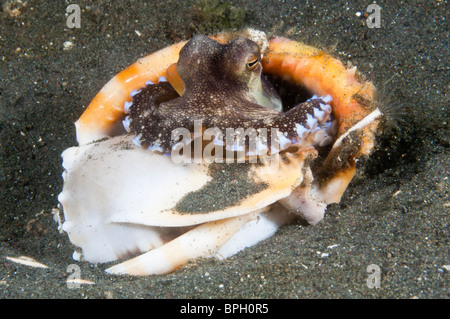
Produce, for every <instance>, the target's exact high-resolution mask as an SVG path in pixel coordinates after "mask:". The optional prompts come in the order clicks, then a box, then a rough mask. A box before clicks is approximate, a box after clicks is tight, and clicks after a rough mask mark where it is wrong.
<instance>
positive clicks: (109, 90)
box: [75, 35, 375, 144]
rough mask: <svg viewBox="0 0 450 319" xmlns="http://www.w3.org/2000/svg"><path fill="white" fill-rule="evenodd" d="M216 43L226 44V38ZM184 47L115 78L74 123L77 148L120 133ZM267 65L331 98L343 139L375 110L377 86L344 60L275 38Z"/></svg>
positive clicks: (158, 54)
mask: <svg viewBox="0 0 450 319" xmlns="http://www.w3.org/2000/svg"><path fill="white" fill-rule="evenodd" d="M213 38H214V39H215V40H218V41H219V42H224V41H225V39H226V36H223V35H222V36H221V35H219V36H215V37H213ZM185 43H186V41H183V42H179V43H176V44H173V45H171V46H169V47H166V48H164V49H162V50H160V51H157V52H155V53H153V54H150V55H148V56H146V57H143V58H141V59H139V60H138V61H137V62H135V63H134V64H132V65H130V66H129V67H127V68H126V69H124V70H123V71H121V72H120V73H118V74H117V75H116V76H115V77H114V78H112V79H111V80H110V81H109V82H108V83H107V84H106V85H105V86H104V87H103V88H102V89H101V90H100V92H99V93H98V94H97V95H96V96H95V97H94V99H93V100H92V102H91V103H90V105H89V106H88V108H87V109H86V110H85V112H84V113H83V114H82V115H81V117H80V118H79V120H78V121H77V122H76V123H75V125H76V129H77V140H78V142H79V143H80V144H85V143H88V142H91V141H94V140H97V139H101V138H104V137H110V136H114V135H115V134H116V132H117V131H120V130H121V121H122V120H123V118H124V117H125V114H124V110H123V105H124V103H125V102H127V101H128V102H129V101H131V98H130V95H129V93H130V92H132V91H133V90H138V89H140V88H142V87H144V86H145V83H146V82H147V81H148V80H150V81H152V82H157V81H158V79H159V78H160V77H161V76H164V77H166V76H167V72H170V68H169V66H171V65H172V64H174V63H176V62H177V60H178V55H179V51H180V50H181V48H182V47H183V46H184V44H185ZM262 64H263V72H264V73H266V74H273V75H277V76H279V77H281V78H283V79H285V80H289V81H292V82H294V83H296V84H298V85H300V86H302V87H304V88H306V89H307V90H308V91H310V92H311V93H312V94H316V95H319V96H326V95H330V96H331V97H332V98H333V101H332V102H331V106H332V108H333V113H334V116H335V117H336V119H337V121H338V128H339V130H338V136H339V135H342V134H343V133H344V132H346V131H347V130H348V129H349V128H351V127H352V126H353V125H355V124H356V123H357V122H358V121H360V120H361V119H363V118H364V117H365V116H367V115H368V114H369V113H370V112H372V111H373V110H374V109H375V107H374V104H375V102H374V96H375V87H374V86H373V84H372V83H370V82H362V81H360V80H359V79H358V77H357V70H356V67H353V68H351V69H347V68H346V67H345V66H344V64H343V63H342V62H341V61H340V60H338V59H336V58H334V57H332V56H331V55H329V54H327V53H325V52H323V51H321V50H319V49H317V48H314V47H311V46H308V45H306V44H303V43H300V42H297V41H293V40H289V39H286V38H281V37H275V38H273V39H272V40H270V42H269V48H268V50H267V52H266V54H264V57H263V61H262ZM168 68H169V70H168ZM169 75H170V74H169Z"/></svg>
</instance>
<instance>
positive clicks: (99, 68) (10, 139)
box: [0, 0, 450, 298]
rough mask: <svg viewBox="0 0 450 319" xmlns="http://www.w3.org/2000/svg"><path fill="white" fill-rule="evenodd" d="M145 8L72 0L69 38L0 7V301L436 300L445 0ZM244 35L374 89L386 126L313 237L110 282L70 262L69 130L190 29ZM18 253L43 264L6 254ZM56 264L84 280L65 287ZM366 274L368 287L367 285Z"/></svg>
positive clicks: (51, 8) (53, 4)
mask: <svg viewBox="0 0 450 319" xmlns="http://www.w3.org/2000/svg"><path fill="white" fill-rule="evenodd" d="M11 2H14V1H7V0H2V1H1V4H2V5H5V4H7V3H11ZM146 2H147V1H133V2H131V3H132V5H129V4H114V5H110V4H109V1H92V2H87V1H81V0H80V1H76V2H75V3H77V4H79V5H80V7H81V8H82V10H83V11H82V14H81V28H80V29H69V28H67V26H66V16H65V10H66V6H67V3H66V2H64V1H48V2H43V1H28V2H27V5H26V6H25V7H23V8H22V9H21V13H20V14H19V15H18V16H17V17H11V16H10V14H9V13H8V12H6V11H7V10H6V9H5V7H4V8H3V11H2V12H0V78H1V80H0V133H1V139H0V143H1V144H0V145H1V147H0V151H1V153H0V154H1V190H0V191H1V200H0V203H1V204H0V205H1V206H0V213H1V222H0V298H111V297H113V298H448V297H449V295H448V292H449V291H448V282H449V273H448V271H449V270H448V269H449V265H450V261H449V259H448V257H449V254H448V253H449V250H448V249H449V246H448V231H449V228H448V226H449V225H448V224H449V218H448V213H449V207H450V199H449V197H448V192H449V168H450V160H449V141H450V140H449V136H450V134H449V109H448V107H449V98H448V96H449V65H450V64H449V54H448V48H449V14H450V10H449V5H448V2H447V1H420V0H414V1H385V2H384V1H377V2H378V3H380V4H381V7H382V12H381V28H380V29H369V28H368V27H367V26H365V25H364V24H362V23H361V21H362V17H358V16H357V15H356V13H357V12H364V11H365V9H366V7H367V5H368V4H370V3H371V2H370V1H329V4H326V3H325V2H324V1H301V3H300V1H258V2H253V1H232V3H233V4H235V5H236V6H237V7H238V8H241V9H240V10H238V9H236V8H230V7H229V8H225V9H226V10H224V11H223V12H225V13H223V15H225V17H226V18H227V17H228V18H227V19H219V18H217V16H218V12H219V10H217V11H215V12H213V13H212V14H206V13H205V11H203V13H202V11H201V10H199V9H195V8H194V5H195V4H196V3H197V7H199V6H200V5H199V4H198V3H199V2H198V1H197V2H195V1H188V2H181V1H180V2H179V1H149V3H146ZM210 2H211V3H212V2H213V1H210ZM117 3H118V2H117ZM347 3H350V4H347ZM393 3H395V4H393ZM245 7H246V8H245ZM227 10H228V11H227ZM230 21H231V23H229V22H230ZM244 26H251V27H254V28H257V29H261V30H264V31H267V32H269V33H271V34H277V35H285V36H289V37H290V38H293V39H296V40H300V41H304V42H306V43H308V44H311V45H316V46H319V47H321V48H324V49H327V50H328V51H329V52H331V53H332V54H334V55H335V56H336V57H338V58H340V59H342V60H344V61H349V62H351V63H352V64H353V65H357V66H358V69H359V70H360V71H361V72H362V73H363V74H365V75H366V76H367V78H368V79H369V80H371V81H373V82H374V84H375V85H376V86H377V87H378V88H379V91H380V95H381V98H380V100H381V102H382V108H383V111H384V112H385V113H386V114H387V115H388V117H389V118H390V119H391V120H390V121H388V123H387V124H388V125H387V128H386V130H385V133H384V135H382V137H381V138H380V140H379V143H378V148H377V151H376V152H375V153H374V154H373V157H372V159H371V160H370V161H369V162H368V163H366V165H365V169H364V170H362V171H361V174H360V175H359V176H358V179H355V180H354V181H353V182H352V184H351V186H350V187H349V189H348V190H347V192H346V193H345V196H344V197H343V199H342V202H341V203H340V204H338V205H337V204H335V205H331V206H329V208H328V210H327V214H326V216H325V219H324V221H323V222H321V223H320V224H318V225H317V226H315V227H310V226H305V225H303V224H302V223H300V222H298V223H295V224H293V225H289V226H285V227H283V228H282V229H281V230H280V231H279V232H278V233H277V234H276V235H275V236H274V237H272V238H271V239H269V240H267V241H265V242H263V243H261V244H259V245H257V246H256V247H253V248H250V249H247V250H245V251H242V252H241V253H239V254H237V255H236V256H234V257H232V258H229V259H228V260H225V261H217V260H200V261H196V262H193V263H190V264H189V265H187V266H186V267H184V268H182V269H180V270H179V271H176V272H175V273H173V274H170V275H166V276H149V277H144V278H135V277H115V276H109V275H107V274H106V273H105V272H104V271H103V270H104V269H105V268H106V267H105V266H104V265H98V266H95V265H90V264H87V263H78V262H74V261H73V260H72V249H71V247H70V243H69V241H68V239H67V236H66V235H64V234H59V233H58V231H57V230H56V224H55V222H54V221H53V219H52V214H51V211H52V209H53V208H55V207H56V206H57V204H58V200H57V195H58V193H59V192H60V191H61V188H62V178H61V173H62V167H61V158H60V154H61V152H62V151H63V150H64V149H65V148H67V147H69V146H73V145H75V127H74V125H73V122H74V121H75V120H76V119H77V118H78V117H79V116H80V114H81V113H82V112H83V110H84V108H85V107H86V106H87V105H88V104H89V102H90V100H91V99H92V98H93V97H94V96H95V94H96V93H97V92H98V91H99V90H100V89H101V87H102V86H103V85H104V84H105V83H106V82H107V81H108V80H109V79H110V78H112V77H113V76H114V75H115V74H116V73H118V72H119V71H120V70H122V69H123V68H125V67H126V66H128V65H129V64H131V63H133V62H134V61H136V60H137V59H138V58H139V57H141V56H144V55H147V54H149V53H151V52H153V51H155V50H158V49H160V48H163V47H165V46H167V45H169V44H172V43H174V42H175V41H179V40H182V39H188V38H190V37H191V36H192V35H193V34H195V33H196V32H206V33H211V32H217V31H220V30H222V29H223V28H224V27H239V28H240V27H244ZM138 33H139V34H138ZM66 41H71V42H72V43H73V47H72V48H70V49H69V50H64V42H66ZM21 255H25V256H29V257H32V258H35V259H36V260H38V261H39V262H42V263H44V264H47V265H48V266H49V267H50V268H48V269H39V268H31V267H27V266H23V265H18V264H15V263H12V262H9V261H7V260H6V259H5V256H14V257H17V256H21ZM70 264H77V265H79V266H80V269H81V277H82V278H83V279H86V280H90V281H93V282H95V283H96V284H95V285H82V286H81V287H80V288H75V289H69V288H68V287H67V285H66V279H67V277H68V276H69V275H70V273H71V272H69V271H68V270H67V267H68V266H69V265H70ZM371 264H375V265H378V266H379V267H380V270H381V288H379V289H371V288H369V287H368V286H367V284H366V279H367V277H368V275H369V274H368V273H367V267H368V266H369V265H371Z"/></svg>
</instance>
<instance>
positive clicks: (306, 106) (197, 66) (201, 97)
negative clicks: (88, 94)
mask: <svg viewBox="0 0 450 319" xmlns="http://www.w3.org/2000/svg"><path fill="white" fill-rule="evenodd" d="M177 72H178V74H179V76H180V77H181V79H182V80H183V82H184V84H185V90H184V93H183V95H182V96H178V94H177V93H176V92H175V90H174V89H173V88H172V87H171V85H170V84H169V83H168V82H161V83H159V84H156V85H149V86H147V87H146V88H144V89H143V90H142V91H141V92H140V93H138V94H137V95H135V96H134V98H133V104H132V106H131V107H130V117H131V124H130V128H131V130H132V131H133V132H134V133H135V134H136V135H139V134H141V138H140V141H141V143H144V144H148V145H153V144H155V143H156V144H158V145H160V146H161V147H162V148H163V149H164V150H165V151H168V152H170V150H171V147H172V146H173V144H175V142H176V141H172V140H171V137H172V136H171V133H172V131H173V130H174V129H177V128H186V129H188V130H190V131H191V132H193V128H194V121H195V120H201V121H202V126H203V128H212V127H217V128H218V129H220V130H221V131H222V132H224V134H225V130H226V128H234V129H237V128H243V129H244V130H245V129H247V128H254V129H259V128H267V130H268V137H269V138H268V140H269V141H268V142H270V130H271V128H275V127H276V128H278V129H279V131H281V132H286V133H287V137H288V138H289V139H291V140H294V142H297V138H298V136H297V133H296V130H295V128H296V124H297V123H298V124H301V125H303V124H304V123H305V122H306V115H307V113H312V112H313V107H317V106H318V105H319V103H320V102H322V101H321V100H319V99H317V100H311V101H307V102H304V103H302V104H300V105H298V106H296V107H294V108H292V109H291V110H289V111H288V112H286V113H282V112H279V111H277V110H276V108H278V106H277V105H276V104H277V103H279V98H278V97H277V96H276V93H274V92H273V88H271V87H270V86H269V85H268V84H266V83H264V81H263V80H262V79H261V72H262V65H261V53H260V50H259V47H258V45H257V44H256V43H255V42H253V41H251V40H249V39H246V38H238V39H236V40H235V41H232V42H230V43H229V44H226V45H223V44H220V43H218V42H216V41H214V40H211V39H210V38H208V37H206V36H202V35H199V36H196V37H194V38H193V39H191V40H190V41H189V42H188V43H187V44H186V45H185V46H184V47H183V48H182V49H181V51H180V58H179V60H178V62H177ZM261 96H263V97H262V98H261ZM260 101H263V103H265V104H266V105H264V106H263V105H261V104H258V102H260ZM270 101H272V102H274V103H273V105H267V104H270ZM270 107H271V108H270ZM268 146H269V147H270V145H268Z"/></svg>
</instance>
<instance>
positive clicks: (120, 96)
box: [59, 29, 382, 275]
mask: <svg viewBox="0 0 450 319" xmlns="http://www.w3.org/2000/svg"><path fill="white" fill-rule="evenodd" d="M360 78H361V77H358V76H357V71H356V68H353V69H347V68H346V67H345V66H344V65H343V64H342V62H341V61H339V60H337V59H335V58H333V57H332V56H330V55H328V54H326V53H325V52H323V51H321V50H319V49H316V48H313V47H310V46H307V45H305V44H303V43H300V42H296V41H293V40H289V39H285V38H280V37H275V38H273V39H271V40H270V41H269V40H268V39H267V37H266V35H265V33H264V32H261V31H257V30H253V29H248V30H245V31H243V32H240V33H222V34H219V35H216V36H211V37H206V36H196V37H194V38H193V39H191V40H189V41H186V42H181V43H177V44H174V45H172V46H169V47H167V48H165V49H162V50H160V51H158V52H155V53H153V54H150V55H149V56H147V57H144V58H142V59H140V60H138V61H137V62H136V63H134V64H132V65H131V66H129V67H128V68H126V69H125V70H123V71H122V72H120V73H119V74H118V75H116V76H115V77H114V78H113V79H111V80H110V81H109V82H108V83H107V84H106V85H105V86H104V87H103V88H102V90H101V91H100V92H99V93H98V94H97V96H96V97H95V98H94V99H93V101H92V102H91V104H90V105H89V107H88V108H87V109H86V111H85V112H84V113H83V114H82V116H81V117H80V119H79V120H78V121H77V122H76V123H75V124H76V133H77V140H78V143H79V146H75V147H71V148H69V149H67V150H65V151H64V153H63V155H62V157H63V167H64V169H65V170H64V173H63V179H64V187H63V191H62V192H61V194H60V195H59V201H60V202H61V203H62V205H63V209H64V219H65V220H64V223H63V230H64V231H66V232H67V234H68V235H69V239H70V241H71V242H72V243H73V244H74V245H75V246H76V247H77V248H76V252H75V253H74V258H77V259H80V258H83V259H84V260H86V261H89V262H92V263H107V262H115V261H117V260H121V259H127V258H130V257H132V258H131V259H128V260H126V261H121V262H120V263H118V264H115V265H113V266H111V267H109V268H108V269H106V271H107V272H109V273H113V274H128V275H148V274H164V273H169V272H171V271H174V270H175V269H177V268H178V267H180V266H182V265H184V264H185V263H186V262H187V261H188V260H191V259H194V258H197V257H211V256H215V257H217V258H226V257H228V256H231V255H233V254H235V253H236V252H238V251H240V250H242V249H244V248H246V247H249V246H252V245H255V244H256V243H258V242H259V241H261V240H264V239H266V238H268V237H270V236H272V235H273V234H274V233H275V232H276V230H277V229H278V227H279V226H281V225H283V224H285V223H287V222H289V221H291V220H292V219H293V218H295V217H297V216H300V217H302V218H304V219H306V220H307V221H308V222H309V223H311V224H316V223H318V222H319V221H320V220H321V219H322V218H323V217H324V212H325V208H326V206H327V205H328V204H329V203H335V202H339V201H340V198H341V196H342V194H343V192H344V191H345V189H346V188H347V186H348V184H349V182H350V181H351V179H352V178H353V176H354V174H355V170H356V167H355V165H356V162H357V160H358V159H359V158H361V157H362V156H364V157H366V156H369V154H370V152H371V150H372V148H373V141H374V136H375V134H376V133H377V129H378V124H379V120H380V118H381V116H382V114H381V112H380V111H379V110H378V109H377V108H376V106H375V100H374V94H375V89H374V87H373V85H372V84H371V83H370V82H364V81H361V80H359V79H360ZM167 80H168V81H167ZM242 137H243V138H242Z"/></svg>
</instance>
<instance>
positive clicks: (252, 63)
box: [247, 56, 259, 70]
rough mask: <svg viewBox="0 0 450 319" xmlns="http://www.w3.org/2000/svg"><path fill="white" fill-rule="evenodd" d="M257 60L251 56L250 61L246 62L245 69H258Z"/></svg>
mask: <svg viewBox="0 0 450 319" xmlns="http://www.w3.org/2000/svg"><path fill="white" fill-rule="evenodd" d="M258 62H259V59H258V57H255V56H252V57H251V58H250V59H248V60H247V68H248V69H249V70H254V69H256V68H257V67H258Z"/></svg>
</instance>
